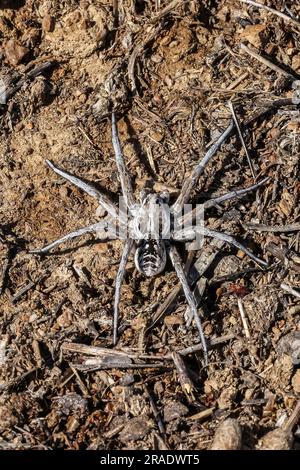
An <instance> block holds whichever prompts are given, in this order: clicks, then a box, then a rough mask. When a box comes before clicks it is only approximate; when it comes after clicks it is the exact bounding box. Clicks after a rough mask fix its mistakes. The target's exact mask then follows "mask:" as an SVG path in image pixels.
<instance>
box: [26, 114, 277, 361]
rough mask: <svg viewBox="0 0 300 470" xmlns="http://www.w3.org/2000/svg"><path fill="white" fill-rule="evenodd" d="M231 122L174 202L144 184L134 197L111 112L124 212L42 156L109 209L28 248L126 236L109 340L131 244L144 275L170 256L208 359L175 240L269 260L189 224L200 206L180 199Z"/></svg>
mask: <svg viewBox="0 0 300 470" xmlns="http://www.w3.org/2000/svg"><path fill="white" fill-rule="evenodd" d="M233 128H234V123H233V122H231V123H230V125H229V126H228V127H227V129H226V130H225V131H224V132H223V133H222V134H221V135H220V137H219V138H218V140H217V141H216V142H215V143H214V144H213V145H212V146H211V147H210V148H209V149H208V151H207V152H206V154H205V155H204V157H203V159H202V160H201V161H200V162H199V163H198V164H197V165H196V167H195V168H194V170H193V171H192V173H191V175H190V176H188V177H187V178H186V179H185V181H184V184H183V186H182V189H181V191H180V193H179V196H178V197H177V199H176V200H175V202H174V203H173V204H172V205H170V203H169V197H168V194H167V193H162V194H157V193H153V192H151V191H150V190H148V191H147V190H143V191H142V192H141V195H140V201H139V202H137V201H136V199H135V197H134V193H133V188H132V184H131V179H130V176H129V173H128V171H127V169H126V166H125V162H124V158H123V155H122V150H121V145H120V141H119V137H118V131H117V126H116V119H115V114H114V113H112V144H113V148H114V153H115V158H116V164H117V169H118V174H119V179H120V183H121V188H122V195H123V200H124V204H125V209H126V210H127V211H128V214H125V212H124V211H121V209H120V210H119V211H118V206H117V205H116V204H115V203H114V202H113V201H112V200H111V199H110V198H109V197H108V196H106V195H104V194H103V193H102V192H100V191H99V190H98V189H96V188H95V187H94V186H92V185H91V184H88V183H86V182H85V181H83V180H81V179H79V178H78V177H76V176H74V175H72V174H70V173H68V172H66V171H64V170H62V169H60V168H58V167H56V166H55V165H54V164H53V163H52V162H51V161H49V160H46V163H47V164H48V165H49V167H50V168H51V169H52V170H53V171H55V173H57V174H58V175H60V176H62V177H63V178H65V179H66V180H67V181H69V182H71V183H73V184H74V185H75V186H77V187H78V188H80V189H81V190H83V191H85V192H86V193H88V194H89V195H90V196H93V197H94V198H96V199H97V200H98V202H99V204H100V205H101V206H102V207H103V208H104V209H105V211H107V213H108V215H107V217H106V218H105V219H103V220H101V221H100V222H98V223H95V224H92V225H89V226H87V227H83V228H80V229H79V230H76V231H74V232H71V233H68V234H67V235H65V236H63V237H62V238H60V239H58V240H55V241H53V242H52V243H50V244H48V245H46V246H44V247H43V248H41V249H36V250H32V251H31V253H37V254H44V253H47V252H48V251H49V250H51V249H52V248H54V247H56V246H57V245H59V244H61V243H64V242H66V241H68V240H71V239H73V238H75V237H79V236H81V235H84V234H86V233H96V234H97V235H98V238H99V239H100V240H102V241H104V240H109V239H112V237H113V236H114V237H115V236H117V238H124V239H125V243H124V248H123V253H122V257H121V261H120V265H119V269H118V273H117V277H116V282H115V298H114V314H113V345H116V343H117V339H118V317H119V301H120V294H121V286H122V281H123V278H124V275H125V272H126V263H127V261H128V258H129V256H130V254H131V252H132V251H133V250H135V257H134V261H135V266H136V268H137V269H138V271H139V272H141V273H142V274H143V275H145V276H147V277H152V276H156V275H157V274H159V273H161V272H162V271H163V270H164V269H165V266H166V261H167V257H168V256H169V258H170V260H171V262H172V265H173V267H174V269H175V271H176V274H177V276H178V278H179V280H180V282H181V285H182V289H183V292H184V295H185V297H186V300H187V303H188V305H189V308H190V310H191V312H192V315H193V318H194V321H195V324H196V326H197V329H198V332H199V336H200V340H201V343H202V348H203V353H204V358H205V362H206V363H207V360H208V348H207V344H206V340H205V336H204V333H203V329H202V325H201V320H200V318H199V315H198V311H197V304H196V301H195V299H194V295H193V292H192V290H191V288H190V286H189V283H188V279H187V274H186V273H185V270H184V266H183V264H182V262H181V258H180V255H179V252H178V250H177V248H176V243H177V242H193V241H195V239H196V237H197V236H198V235H201V236H206V237H212V238H216V239H219V240H223V241H225V242H227V243H229V244H231V245H233V246H235V247H236V248H238V249H239V250H242V251H243V252H244V253H246V254H247V255H248V256H249V257H250V258H252V259H253V260H254V261H255V262H256V263H258V264H260V265H261V266H267V263H266V262H265V261H263V260H261V259H260V258H258V257H256V256H255V255H254V254H253V253H252V252H251V251H249V250H248V249H247V248H246V247H245V246H244V245H242V244H241V243H240V242H238V241H237V240H236V239H235V238H234V237H232V236H231V235H228V234H226V233H222V232H218V231H216V230H211V229H209V228H207V227H204V226H199V225H194V226H193V225H191V224H190V223H186V222H191V221H192V220H194V219H195V217H196V216H197V214H198V211H199V209H198V208H196V209H194V210H193V211H191V212H189V213H187V214H185V215H183V216H182V213H183V208H184V205H185V204H186V203H187V202H188V200H189V196H190V193H191V191H192V189H193V188H194V187H195V185H196V183H197V180H198V178H199V176H200V175H201V174H202V173H203V171H204V168H205V167H206V165H207V164H208V162H209V161H210V160H211V158H212V157H213V156H214V155H215V153H216V152H217V150H218V149H219V148H220V146H221V145H222V143H223V142H224V141H225V140H226V139H227V138H228V137H229V136H230V134H231V133H232V131H233ZM267 180H268V178H265V179H263V180H261V181H260V182H259V183H256V184H254V185H252V186H250V187H248V188H244V189H239V190H236V191H232V192H229V193H227V194H224V195H223V196H220V197H216V198H214V199H210V200H208V201H206V202H205V203H204V204H202V205H201V206H200V209H201V210H203V209H207V208H208V207H212V206H215V205H217V204H219V203H221V202H224V201H226V200H229V199H232V198H234V197H237V196H241V195H243V194H245V193H248V192H250V191H253V190H255V189H256V188H258V187H259V186H261V185H262V184H264V183H265V182H266V181H267ZM155 208H158V209H159V217H158V219H159V222H158V224H156V227H155V224H154V213H155V210H154V209H155ZM170 218H171V222H170ZM125 225H126V236H124V233H123V236H121V230H120V229H122V228H123V229H124V227H125ZM116 226H117V227H118V230H119V231H118V232H117V235H116V232H115V231H114V230H115V228H116ZM166 226H167V227H168V230H166ZM153 227H154V229H153ZM182 227H184V228H182Z"/></svg>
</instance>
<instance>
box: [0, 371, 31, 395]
mask: <svg viewBox="0 0 300 470" xmlns="http://www.w3.org/2000/svg"><path fill="white" fill-rule="evenodd" d="M36 370H37V368H36V367H33V368H32V369H29V370H28V371H26V372H24V373H23V374H21V375H19V377H16V378H15V379H12V380H9V381H8V382H7V383H4V384H3V383H2V384H0V391H3V390H10V389H11V388H13V387H16V386H17V385H19V384H20V383H22V382H23V380H25V379H26V377H28V375H30V374H32V373H33V372H35V371H36Z"/></svg>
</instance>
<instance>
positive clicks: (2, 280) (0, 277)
mask: <svg viewBox="0 0 300 470" xmlns="http://www.w3.org/2000/svg"><path fill="white" fill-rule="evenodd" d="M9 258H10V257H9V256H8V255H7V257H6V259H5V261H4V264H3V267H2V271H1V275H0V295H1V294H2V292H3V291H4V286H5V279H6V275H7V273H8V267H9Z"/></svg>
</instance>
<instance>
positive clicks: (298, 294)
mask: <svg viewBox="0 0 300 470" xmlns="http://www.w3.org/2000/svg"><path fill="white" fill-rule="evenodd" d="M280 287H281V289H283V290H285V291H286V292H288V293H289V294H291V295H293V296H294V297H297V298H298V299H300V292H298V291H296V290H295V289H293V288H292V287H291V286H289V285H288V284H285V282H282V283H281V284H280Z"/></svg>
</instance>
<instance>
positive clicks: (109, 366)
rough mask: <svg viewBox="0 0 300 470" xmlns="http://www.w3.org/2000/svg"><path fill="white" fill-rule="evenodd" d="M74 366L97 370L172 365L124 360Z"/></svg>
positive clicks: (164, 367) (75, 365)
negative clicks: (134, 362) (128, 362)
mask: <svg viewBox="0 0 300 470" xmlns="http://www.w3.org/2000/svg"><path fill="white" fill-rule="evenodd" d="M72 365H73V367H76V369H78V370H82V371H83V372H89V371H95V370H108V369H170V367H172V365H168V366H166V365H165V364H163V363H158V364H153V363H150V362H149V363H145V364H124V363H123V362H115V363H113V364H101V363H99V365H97V364H96V363H94V364H93V365H85V364H72Z"/></svg>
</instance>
